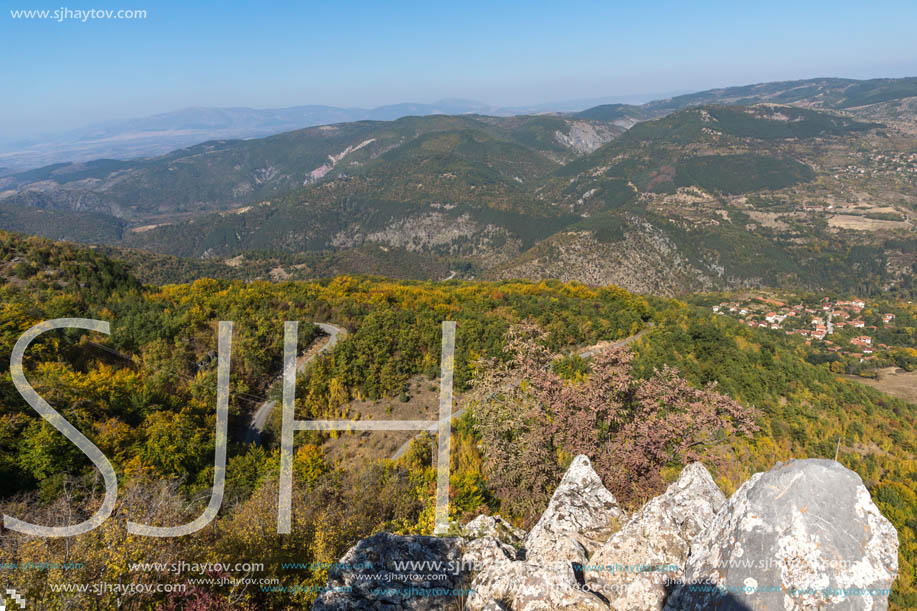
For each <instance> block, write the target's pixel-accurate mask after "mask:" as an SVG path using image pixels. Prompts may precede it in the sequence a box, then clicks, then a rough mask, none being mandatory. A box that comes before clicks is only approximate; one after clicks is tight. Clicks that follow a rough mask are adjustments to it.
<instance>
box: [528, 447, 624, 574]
mask: <svg viewBox="0 0 917 611" xmlns="http://www.w3.org/2000/svg"><path fill="white" fill-rule="evenodd" d="M623 519H624V511H623V510H622V509H621V508H620V507H619V506H618V501H617V500H615V497H614V495H613V494H612V493H611V492H609V491H608V490H607V489H606V488H605V486H604V484H602V480H601V479H600V478H599V476H598V474H597V473H596V472H595V471H594V470H593V469H592V463H591V462H590V461H589V458H588V457H587V456H585V455H582V454H581V455H579V456H577V457H576V458H574V459H573V462H572V463H571V464H570V467H569V468H568V469H567V472H566V473H565V474H564V477H563V479H561V481H560V484H559V485H558V486H557V490H555V491H554V495H553V496H552V497H551V501H550V502H549V503H548V508H547V509H545V512H544V513H543V514H542V515H541V519H540V520H538V523H537V524H535V526H534V527H533V528H532V530H531V531H530V532H529V534H528V536H527V537H526V538H525V558H526V561H528V562H529V563H532V564H551V563H558V562H559V563H564V562H576V563H581V564H585V563H586V561H587V560H588V559H589V556H590V555H592V553H593V552H595V550H597V549H598V548H599V547H600V546H601V545H602V544H603V543H605V541H607V540H608V539H609V538H610V537H611V535H612V534H614V533H615V532H616V531H617V530H618V529H619V528H620V527H621V522H622V521H623Z"/></svg>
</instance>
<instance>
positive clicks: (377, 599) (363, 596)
mask: <svg viewBox="0 0 917 611" xmlns="http://www.w3.org/2000/svg"><path fill="white" fill-rule="evenodd" d="M464 545H465V542H464V540H462V539H460V538H447V537H421V536H401V535H392V534H389V533H379V534H376V535H373V536H371V537H369V538H367V539H363V540H362V541H360V542H359V543H357V544H356V545H355V546H353V547H352V548H350V550H349V551H348V552H347V553H346V554H345V555H344V557H343V558H341V560H340V561H339V562H338V565H339V566H336V567H334V568H332V569H331V571H330V572H329V574H328V584H327V585H328V589H327V590H326V591H325V592H323V593H322V594H321V596H319V597H318V599H316V601H315V603H313V605H312V609H313V611H347V610H351V609H353V610H358V611H362V610H367V611H368V610H370V609H425V610H426V609H449V610H452V609H457V608H459V607H460V606H461V599H460V597H457V596H455V595H453V593H452V592H451V590H453V589H461V588H463V587H467V583H468V582H469V581H470V574H469V573H468V572H467V570H465V568H464V566H463V563H462V550H463V548H464ZM402 562H417V563H424V562H426V563H433V564H432V565H431V564H427V565H422V564H421V565H414V566H400V567H399V566H397V565H396V563H399V564H400V563H402ZM431 566H432V567H433V568H431ZM437 566H438V567H439V568H435V567H437ZM437 589H444V590H449V593H448V594H440V595H435V596H428V595H427V594H428V593H431V592H433V591H435V590H437Z"/></svg>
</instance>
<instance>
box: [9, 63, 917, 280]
mask: <svg viewBox="0 0 917 611" xmlns="http://www.w3.org/2000/svg"><path fill="white" fill-rule="evenodd" d="M912 81H914V79H898V80H879V81H875V82H873V81H864V82H859V81H845V80H843V79H816V80H814V81H802V82H792V83H769V84H762V85H754V86H748V87H738V88H729V89H724V90H716V91H713V92H704V93H701V94H691V95H688V96H680V97H678V98H673V99H671V100H663V101H659V102H651V103H648V104H645V105H643V106H642V107H634V106H630V107H628V106H624V105H611V106H600V107H596V108H593V109H590V110H589V111H586V112H584V113H579V114H576V115H524V116H516V117H493V116H484V115H462V116H443V115H440V116H431V117H406V118H403V119H399V120H396V121H391V122H373V121H362V122H355V123H343V124H337V125H328V126H321V127H315V128H308V129H304V130H298V131H296V132H289V133H285V134H280V135H277V136H271V137H268V138H262V139H257V140H246V141H238V140H237V141H218V142H210V143H205V144H201V145H197V146H194V147H191V148H189V149H184V150H181V151H175V152H173V153H170V154H169V155H165V156H162V157H158V158H153V159H144V160H136V161H132V162H123V161H113V160H98V161H94V162H90V163H86V164H61V165H57V166H49V167H46V168H41V169H38V170H33V171H30V172H25V173H20V174H15V175H11V176H6V177H3V178H0V188H3V189H6V191H3V192H2V195H3V197H2V199H0V213H2V214H3V217H2V218H4V223H5V225H4V226H7V227H10V228H13V229H17V230H20V231H32V232H37V233H42V232H44V233H45V234H48V235H52V236H53V237H59V238H60V237H72V238H76V239H81V240H85V241H102V242H107V243H116V244H118V245H120V246H127V247H133V248H140V249H146V250H152V251H156V252H161V253H168V254H172V255H179V256H184V257H194V258H199V257H203V258H216V259H225V260H229V259H232V258H234V257H236V256H237V255H239V254H241V253H245V252H250V251H260V252H268V251H270V252H274V253H287V255H290V254H295V253H311V255H312V256H318V257H329V256H333V254H334V253H337V252H351V253H361V252H363V253H371V252H374V251H373V250H372V249H373V248H384V249H393V252H396V253H402V254H399V255H398V256H399V257H405V259H404V260H405V261H406V262H407V261H408V260H409V259H411V258H415V257H417V256H424V255H428V256H432V257H434V259H435V260H438V261H440V263H439V264H438V265H436V266H434V267H427V266H424V265H416V264H415V263H410V264H409V265H408V267H409V268H410V269H414V270H423V271H420V272H419V273H420V276H419V277H424V278H430V277H432V278H436V277H437V276H438V275H439V274H441V272H442V270H441V268H440V267H439V265H442V264H444V263H445V264H448V265H449V266H450V268H452V269H459V270H460V272H461V273H462V274H463V275H465V276H478V277H480V276H484V277H494V278H511V277H526V278H544V277H559V278H563V279H566V280H580V281H584V282H588V283H598V284H605V283H609V282H611V283H617V284H621V285H622V286H625V287H626V288H628V289H630V290H633V291H639V292H651V293H661V294H675V293H681V292H685V291H688V290H692V289H693V290H696V289H698V288H703V289H705V290H712V289H722V288H735V287H744V286H751V285H756V284H765V285H771V286H791V287H798V288H843V289H844V290H858V291H867V292H868V291H876V290H887V289H894V288H895V287H901V286H904V285H902V284H901V283H902V282H905V283H906V279H907V277H908V276H909V275H910V274H912V272H913V266H914V265H915V264H917V259H915V252H914V251H915V247H914V237H913V227H914V225H913V221H914V216H915V210H917V185H915V182H917V174H915V172H917V156H915V148H917V147H915V142H914V138H913V133H914V132H913V131H912V130H911V129H909V128H908V126H912V125H913V124H914V114H913V113H912V112H911V108H912V105H911V100H912V99H913V98H911V97H907V95H908V94H910V93H912V92H911V88H912V87H913V85H914V83H913V82H912ZM896 96H897V97H896ZM710 98H714V99H718V100H721V101H726V102H740V103H748V102H760V103H757V104H755V105H752V106H746V105H728V104H706V105H703V106H696V105H695V103H696V102H702V101H704V100H707V99H710ZM775 100H783V101H789V102H792V103H793V104H794V105H792V106H787V105H778V104H775V103H774V101H775ZM864 100H879V101H877V102H875V103H874V104H872V105H867V106H858V107H856V108H855V111H856V112H855V113H850V112H847V111H845V110H830V109H826V107H828V106H835V107H842V106H845V105H850V104H852V103H853V102H857V103H858V102H860V101H864ZM678 106H681V107H683V108H682V109H681V110H678V111H675V112H668V109H669V108H673V107H678ZM816 107H820V108H816ZM635 109H636V110H635ZM640 109H642V110H640ZM650 112H658V113H661V114H662V116H661V117H659V118H655V119H646V118H645V117H646V113H650ZM640 113H644V114H643V115H641V114H640ZM884 117H889V119H890V120H889V121H888V122H887V123H886V122H883V121H880V120H879V119H882V118H884ZM628 126H629V129H627V127H628ZM625 130H626V131H625ZM37 208H44V209H47V210H66V211H68V214H70V215H73V214H75V213H74V212H73V211H74V210H76V211H78V212H79V211H91V212H93V213H94V214H96V215H100V216H98V217H94V218H97V220H100V221H104V222H99V223H96V224H95V226H96V227H97V230H96V234H95V235H93V229H92V227H93V224H92V223H86V222H82V223H81V222H80V219H81V218H89V217H80V216H79V214H78V213H77V216H75V217H70V216H68V217H65V218H64V219H63V220H62V222H63V223H65V224H66V227H60V226H57V227H53V226H49V225H53V224H54V221H53V218H49V215H48V214H41V212H40V211H37V210H36V209H37ZM17 210H18V211H19V214H18V215H17ZM208 211H213V212H211V213H209V214H208V213H207V212H208ZM113 235H117V237H116V238H115V237H113ZM361 249H362V250H361ZM366 249H369V250H366ZM287 255H284V256H287ZM270 259H271V257H268V260H270ZM329 260H330V259H329ZM252 261H254V259H253V258H249V262H252ZM258 267H259V269H260V268H261V267H263V266H258ZM270 269H271V270H272V273H273V272H274V270H275V268H270ZM299 269H303V268H299ZM309 269H310V270H312V271H316V272H317V271H318V270H319V269H322V267H321V265H319V266H309ZM358 269H361V270H367V267H366V266H358ZM369 271H371V270H369ZM300 273H301V272H299V273H297V272H296V271H295V270H294V268H293V267H292V266H291V265H287V266H286V267H284V266H283V265H280V270H279V271H277V272H276V273H273V276H278V277H283V276H284V275H293V276H296V277H299V274H300ZM259 275H260V276H262V277H263V276H264V272H263V270H262V272H259ZM908 290H909V289H908Z"/></svg>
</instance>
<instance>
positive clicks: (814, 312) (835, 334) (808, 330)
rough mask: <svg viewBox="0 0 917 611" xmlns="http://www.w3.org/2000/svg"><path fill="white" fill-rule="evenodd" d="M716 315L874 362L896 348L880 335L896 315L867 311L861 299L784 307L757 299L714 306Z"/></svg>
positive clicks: (727, 302)
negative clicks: (884, 353)
mask: <svg viewBox="0 0 917 611" xmlns="http://www.w3.org/2000/svg"><path fill="white" fill-rule="evenodd" d="M712 309H713V311H714V312H715V313H717V314H720V315H724V316H731V317H733V318H736V319H738V320H739V322H741V323H744V324H746V325H748V326H749V327H759V328H764V329H771V330H774V331H783V332H785V333H786V334H788V335H794V334H795V335H800V336H802V337H803V338H805V342H806V344H807V345H810V346H811V345H813V342H816V343H821V344H822V347H824V349H825V350H827V351H829V352H836V353H839V354H840V355H843V356H859V357H860V358H861V361H866V360H870V359H874V358H876V357H878V356H880V354H881V353H883V352H885V351H887V350H889V349H890V348H893V347H894V346H890V345H888V344H886V343H883V342H882V341H881V337H877V335H879V336H881V335H882V333H881V331H883V330H886V329H888V328H890V327H894V325H895V322H896V314H895V313H893V312H881V311H876V310H873V309H869V308H867V305H866V303H865V302H864V301H863V300H861V299H856V298H854V299H850V300H837V301H835V300H832V299H830V298H827V297H825V298H823V299H822V301H821V302H820V303H817V304H813V303H811V302H810V303H800V302H798V303H792V304H790V303H784V302H783V301H778V300H776V299H772V298H768V297H761V296H754V297H747V298H740V299H736V300H734V301H723V302H721V303H719V304H717V305H714V306H712Z"/></svg>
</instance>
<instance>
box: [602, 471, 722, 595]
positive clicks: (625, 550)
mask: <svg viewBox="0 0 917 611" xmlns="http://www.w3.org/2000/svg"><path fill="white" fill-rule="evenodd" d="M725 502H726V497H725V496H723V493H722V492H721V491H720V489H719V488H718V487H717V485H716V484H715V483H714V481H713V478H712V477H710V473H708V472H707V469H705V468H704V466H703V465H702V464H701V463H692V464H690V465H688V466H687V467H685V468H684V469H683V470H682V472H681V474H680V475H679V477H678V480H677V481H675V482H674V483H672V484H671V485H670V486H669V487H668V489H667V490H666V491H665V492H664V493H663V494H661V495H660V496H657V497H656V498H654V499H653V500H651V501H649V502H648V503H647V504H646V505H644V506H643V507H642V508H641V509H640V511H638V512H637V513H636V514H634V516H633V517H632V518H631V519H630V520H629V521H628V522H627V524H625V525H624V527H623V528H622V529H621V530H620V531H618V532H617V533H615V535H614V536H612V538H611V539H609V541H608V542H607V543H605V545H603V546H602V547H601V548H600V549H599V550H598V551H597V552H596V553H595V554H593V556H592V557H591V558H590V559H589V562H588V564H587V565H586V566H585V567H584V573H585V579H586V583H587V584H588V585H589V586H590V588H591V589H593V590H594V591H596V592H600V593H602V594H603V595H604V596H605V597H607V598H608V599H609V600H610V601H611V607H612V608H613V609H616V610H618V611H647V610H648V609H661V608H662V604H663V602H664V601H665V597H666V590H665V583H666V582H671V581H672V580H677V579H681V578H682V573H683V569H684V567H685V562H686V561H687V559H688V554H689V552H690V549H691V542H692V541H693V540H694V539H695V538H696V537H697V536H698V534H699V533H700V532H701V531H702V530H704V529H705V528H706V527H708V526H709V525H710V524H711V523H712V522H713V518H714V516H715V515H716V513H717V512H718V511H719V510H720V508H721V507H722V506H723V504H724V503H725Z"/></svg>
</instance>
